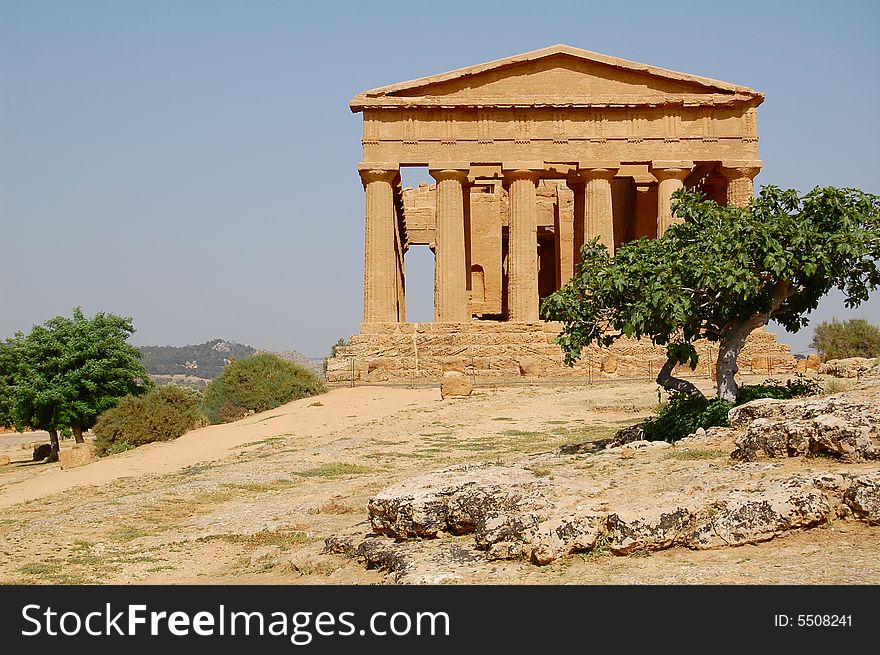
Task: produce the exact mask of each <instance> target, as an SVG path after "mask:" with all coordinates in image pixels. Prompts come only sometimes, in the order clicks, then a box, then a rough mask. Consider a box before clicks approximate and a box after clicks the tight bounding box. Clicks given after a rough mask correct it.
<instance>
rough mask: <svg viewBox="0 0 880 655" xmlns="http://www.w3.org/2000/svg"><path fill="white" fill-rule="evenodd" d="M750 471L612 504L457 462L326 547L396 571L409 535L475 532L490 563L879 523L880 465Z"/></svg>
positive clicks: (375, 507)
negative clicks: (695, 490)
mask: <svg viewBox="0 0 880 655" xmlns="http://www.w3.org/2000/svg"><path fill="white" fill-rule="evenodd" d="M740 466H752V465H740ZM747 471H748V469H742V470H741V471H739V474H740V475H731V476H730V481H729V483H728V484H727V485H719V486H718V487H717V488H716V489H715V492H714V493H712V494H709V495H707V496H705V497H703V498H696V497H693V496H690V497H689V496H688V495H687V494H681V495H678V496H675V495H672V496H667V497H663V498H660V499H656V500H657V502H653V503H651V504H650V505H647V506H646V505H644V504H643V503H639V502H634V501H633V500H631V499H630V500H629V501H627V502H621V503H620V504H614V505H612V504H611V503H609V502H607V501H605V500H603V499H602V498H601V494H600V493H596V492H597V489H596V488H595V487H594V488H593V490H589V489H588V488H586V487H584V486H577V485H572V484H570V482H571V478H570V477H566V478H559V479H553V478H550V477H541V478H536V477H535V474H534V473H533V471H532V470H529V469H526V468H522V467H519V466H482V467H457V468H453V469H448V470H446V471H441V472H438V473H434V474H430V475H428V476H425V477H422V478H418V479H416V480H411V481H409V482H406V483H403V484H400V485H396V486H394V487H391V488H389V489H386V490H384V491H382V492H381V493H379V494H377V495H376V496H375V497H373V498H372V499H371V500H370V503H369V520H370V525H371V527H372V531H373V534H372V535H369V536H367V537H365V538H363V540H362V541H361V543H360V544H357V545H356V544H354V543H352V542H351V541H350V540H349V541H348V542H345V540H343V541H342V542H340V540H339V539H338V538H336V537H334V538H331V539H328V540H327V546H326V548H327V550H329V551H331V552H345V553H346V554H349V555H351V556H355V557H359V558H361V559H363V560H364V561H365V562H367V563H368V564H369V565H370V566H379V567H384V568H388V569H389V570H390V568H389V567H393V569H394V570H395V571H397V572H398V573H400V572H401V571H404V570H405V569H406V565H405V563H403V560H405V559H406V546H407V544H408V543H409V542H407V541H406V540H411V539H413V538H419V539H435V538H438V537H444V536H446V535H465V534H467V535H473V539H474V541H473V547H474V549H475V550H476V551H480V552H482V555H481V557H483V558H485V559H488V560H493V559H525V560H528V561H531V562H533V563H535V564H539V565H543V564H547V563H549V562H552V561H553V560H555V559H557V558H559V557H563V556H565V555H568V554H571V553H576V552H589V551H591V550H594V549H596V548H598V547H599V546H600V545H601V546H602V547H605V548H607V549H608V550H609V551H610V552H612V553H614V554H618V555H626V554H630V553H633V552H635V551H657V550H664V549H667V548H672V547H675V546H683V547H686V548H692V549H711V548H719V547H725V546H739V545H743V544H752V543H758V542H762V541H768V540H770V539H773V538H774V537H776V536H778V535H780V534H782V533H784V532H786V531H788V530H795V529H805V528H810V527H814V526H817V525H822V524H824V523H827V522H828V521H830V520H832V519H834V518H836V517H838V516H853V517H855V518H857V519H860V520H864V521H867V522H868V523H872V524H874V523H877V522H878V521H880V469H876V470H872V471H870V472H866V473H861V474H859V475H854V474H851V473H847V472H819V473H811V474H804V473H796V474H789V475H772V476H768V477H765V478H763V479H761V480H759V481H750V482H749V484H747V485H743V484H742V482H743V481H744V480H749V478H750V476H749V475H743V474H744V473H746V472H747ZM734 473H735V472H734ZM630 498H631V497H630ZM380 535H384V536H385V537H391V538H392V539H393V542H395V543H397V544H398V545H397V546H394V547H392V546H391V545H390V544H391V543H392V541H391V540H388V539H382V538H381V537H380ZM340 543H344V544H345V545H344V546H340ZM401 558H403V560H402V559H401Z"/></svg>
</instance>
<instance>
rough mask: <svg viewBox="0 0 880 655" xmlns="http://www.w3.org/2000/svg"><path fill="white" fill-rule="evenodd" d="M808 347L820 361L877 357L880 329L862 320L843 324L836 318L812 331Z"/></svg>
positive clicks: (854, 319) (857, 319)
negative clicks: (812, 349) (815, 353)
mask: <svg viewBox="0 0 880 655" xmlns="http://www.w3.org/2000/svg"><path fill="white" fill-rule="evenodd" d="M810 346H812V347H813V348H815V349H816V351H817V352H818V353H819V354H820V355H821V356H822V359H825V360H828V359H844V358H846V357H877V356H878V355H880V328H878V327H877V326H876V325H871V324H870V323H868V321H866V320H865V319H863V318H853V319H850V320H848V321H844V322H843V323H841V322H839V321H838V320H837V319H836V318H832V319H831V321H830V322H829V321H823V322H821V323H819V325H817V326H816V327H815V329H814V330H813V340H812V341H811V342H810Z"/></svg>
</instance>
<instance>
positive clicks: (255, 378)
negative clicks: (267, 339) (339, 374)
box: [202, 353, 326, 423]
mask: <svg viewBox="0 0 880 655" xmlns="http://www.w3.org/2000/svg"><path fill="white" fill-rule="evenodd" d="M324 391H326V389H325V387H324V383H323V382H322V381H321V380H320V379H319V378H318V376H317V375H315V374H314V373H313V372H312V371H310V370H308V369H307V368H304V367H302V366H300V365H299V364H294V363H293V362H290V361H287V360H284V359H281V358H280V357H278V356H276V355H273V354H271V353H260V354H258V355H254V356H253V357H246V358H244V359H237V360H234V361H232V362H230V363H229V364H227V366H226V367H225V368H224V369H223V373H221V374H220V376H219V377H216V378H214V379H213V380H211V382H210V383H209V384H208V386H207V387H206V388H205V399H204V403H203V406H202V407H203V411H204V413H205V416H207V417H208V420H209V421H211V423H227V422H229V421H235V420H237V419H239V418H242V417H243V416H246V415H247V414H248V413H249V412H264V411H266V410H267V409H272V408H274V407H278V406H279V405H283V404H284V403H288V402H290V401H291V400H296V399H298V398H306V397H307V396H314V395H316V394H319V393H324Z"/></svg>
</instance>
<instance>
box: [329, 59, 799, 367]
mask: <svg viewBox="0 0 880 655" xmlns="http://www.w3.org/2000/svg"><path fill="white" fill-rule="evenodd" d="M763 99H764V96H763V95H762V94H761V93H759V92H757V91H754V90H753V89H749V88H746V87H743V86H738V85H735V84H729V83H726V82H719V81H717V80H712V79H708V78H704V77H698V76H695V75H688V74H685V73H677V72H674V71H670V70H664V69H662V68H656V67H654V66H649V65H646V64H638V63H634V62H631V61H626V60H623V59H618V58H615V57H609V56H607V55H601V54H597V53H594V52H588V51H586V50H580V49H578V48H573V47H570V46H566V45H557V46H552V47H549V48H544V49H541V50H536V51H534V52H528V53H525V54H522V55H517V56H515V57H508V58H506V59H500V60H497V61H493V62H489V63H486V64H480V65H477V66H471V67H469V68H463V69H460V70H456V71H452V72H448V73H442V74H439V75H434V76H431V77H425V78H421V79H417V80H413V81H410V82H402V83H399V84H392V85H390V86H384V87H381V88H378V89H372V90H370V91H364V92H363V93H360V94H358V95H357V96H355V97H354V99H352V101H351V103H350V106H351V110H352V111H353V112H355V113H363V121H364V131H363V149H364V155H363V161H362V162H361V163H360V164H359V165H358V172H359V173H360V178H361V182H362V183H363V187H364V190H365V193H366V233H365V234H366V236H365V253H364V254H365V257H364V264H365V265H364V320H363V324H362V326H361V332H360V334H358V335H355V336H354V337H353V338H352V339H351V343H350V345H349V346H347V347H342V348H339V349H338V351H337V356H336V357H334V358H333V359H331V360H330V362H329V363H328V380H330V381H342V380H349V379H352V378H354V379H360V380H386V379H393V378H422V377H433V376H438V375H440V374H441V373H442V372H443V370H445V369H450V368H452V369H458V370H462V371H466V372H469V373H472V374H473V375H475V376H477V375H487V376H504V375H521V374H528V375H543V376H555V375H590V376H592V375H594V374H595V375H623V374H628V375H635V376H642V377H647V376H649V375H651V374H652V371H653V374H654V375H656V372H657V370H658V369H659V367H660V366H661V365H662V363H663V361H665V354H664V353H665V350H664V349H660V348H655V347H653V346H651V345H650V344H649V343H648V344H646V343H642V342H634V341H630V342H628V343H627V342H620V343H618V344H617V345H615V346H614V347H613V348H611V349H598V348H597V349H596V350H595V351H594V352H590V353H586V355H585V357H584V358H583V360H582V361H581V362H580V363H579V364H578V365H577V366H576V367H575V369H574V370H572V369H570V368H568V367H565V366H564V365H563V364H562V355H561V351H560V349H559V348H558V347H557V346H556V345H555V343H554V339H555V337H556V335H557V334H558V333H559V330H560V326H559V325H558V324H552V323H545V322H542V321H541V320H540V319H539V315H538V312H539V304H540V301H541V299H542V298H544V297H546V296H547V295H549V294H551V293H553V292H554V291H555V290H557V289H558V288H560V287H561V286H562V285H563V284H565V282H566V281H567V280H568V279H569V278H570V277H571V276H572V274H573V272H574V267H575V265H576V264H577V262H578V256H579V253H580V248H581V246H582V245H583V243H584V242H585V241H587V240H590V239H592V238H594V237H599V238H600V239H601V241H602V242H603V243H604V244H605V245H606V246H607V247H608V248H609V249H610V250H612V252H613V250H614V249H615V248H617V247H619V246H620V244H622V243H625V242H627V241H629V240H631V239H638V238H640V237H649V238H654V237H658V236H661V235H662V234H663V232H664V231H665V230H666V229H667V227H668V226H669V225H670V224H671V223H673V222H675V221H676V220H678V219H677V218H675V217H674V216H673V215H672V211H671V200H670V199H671V195H672V193H673V192H674V191H675V190H676V189H679V188H681V187H682V186H685V187H687V188H689V189H697V190H700V191H702V192H703V193H704V194H705V195H706V196H708V197H709V198H712V199H714V200H716V201H718V202H721V203H734V204H738V205H743V204H746V203H748V202H749V200H750V199H751V198H752V197H753V195H754V189H753V179H754V177H755V175H757V174H758V172H759V171H760V169H761V161H760V160H759V159H758V133H757V123H756V110H757V107H758V106H759V105H760V104H761V102H762V101H763ZM406 166H416V167H427V168H428V171H429V173H430V175H431V177H433V179H434V180H435V184H431V185H428V184H423V185H421V186H419V187H418V188H415V189H411V188H406V189H404V188H402V187H401V181H400V180H401V178H400V169H401V167H406ZM413 245H427V246H429V247H430V248H431V250H432V251H433V252H434V255H435V267H434V268H435V276H434V279H435V281H434V322H432V323H408V322H407V320H406V272H405V267H404V254H405V253H406V251H407V249H408V248H409V247H410V246H413ZM702 354H703V355H704V356H703V357H702V358H701V362H702V365H703V366H705V365H707V363H708V359H707V357H705V355H708V354H709V353H706V352H703V353H702ZM742 358H743V359H744V360H745V361H744V364H745V368H744V370H748V366H749V364H751V363H753V362H752V360H756V361H757V362H758V364H757V366H759V367H760V366H763V367H764V370H766V371H770V372H772V370H773V366H774V360H775V365H776V368H777V370H783V369H785V368H790V367H792V366H793V365H794V360H793V359H792V357H791V355H790V354H789V352H788V348H787V347H785V346H781V345H778V344H777V343H776V340H775V337H773V335H772V334H770V333H767V332H764V331H760V332H758V333H756V334H754V335H753V337H752V338H751V340H750V343H749V344H748V345H747V347H746V349H745V350H744V351H743V355H742ZM698 372H700V373H703V374H705V372H706V370H705V369H703V370H702V371H699V370H698ZM762 372H764V371H763V370H762Z"/></svg>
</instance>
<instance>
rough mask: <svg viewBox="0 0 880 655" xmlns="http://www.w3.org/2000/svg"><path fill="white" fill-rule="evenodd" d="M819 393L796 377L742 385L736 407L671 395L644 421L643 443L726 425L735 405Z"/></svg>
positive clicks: (812, 383)
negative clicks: (655, 413)
mask: <svg viewBox="0 0 880 655" xmlns="http://www.w3.org/2000/svg"><path fill="white" fill-rule="evenodd" d="M821 390H822V387H821V385H820V384H819V383H818V382H817V381H816V380H811V379H809V378H807V377H805V376H803V375H801V374H798V375H797V377H796V378H795V379H794V380H787V381H786V382H785V383H784V384H783V383H782V382H780V381H778V380H772V379H767V380H764V382H763V383H762V384H752V385H743V386H741V387H740V388H739V393H738V394H737V397H736V403H731V402H727V401H726V400H717V399H715V400H708V399H706V398H703V397H702V396H693V395H690V394H684V393H679V392H676V391H673V392H672V393H670V394H669V402H668V403H667V404H666V405H664V406H663V407H662V408H661V409H660V412H659V413H658V414H657V416H656V417H654V418H650V419H648V420H647V421H645V425H644V428H645V439H646V440H647V441H668V442H670V443H672V442H674V441H678V440H679V439H683V438H684V437H686V436H688V435H689V434H693V433H694V432H696V431H697V428H703V429H708V428H711V427H715V426H726V425H728V420H727V413H728V412H729V411H730V409H731V408H732V407H734V406H735V405H742V404H743V403H747V402H749V401H752V400H757V399H759V398H777V399H780V400H788V399H790V398H799V397H802V396H813V395H815V394H818V393H820V392H821Z"/></svg>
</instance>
